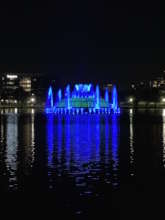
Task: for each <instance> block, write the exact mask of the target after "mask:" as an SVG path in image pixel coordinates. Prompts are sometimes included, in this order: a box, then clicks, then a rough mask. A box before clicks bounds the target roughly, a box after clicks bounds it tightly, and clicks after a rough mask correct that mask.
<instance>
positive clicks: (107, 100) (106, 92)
mask: <svg viewBox="0 0 165 220" xmlns="http://www.w3.org/2000/svg"><path fill="white" fill-rule="evenodd" d="M105 101H106V102H107V103H109V93H108V88H106V89H105Z"/></svg>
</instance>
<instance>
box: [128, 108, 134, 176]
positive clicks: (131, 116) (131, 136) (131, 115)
mask: <svg viewBox="0 0 165 220" xmlns="http://www.w3.org/2000/svg"><path fill="white" fill-rule="evenodd" d="M129 120H130V127H129V131H130V136H129V139H130V167H131V168H130V175H131V176H133V175H134V167H133V166H134V131H133V109H130V111H129Z"/></svg>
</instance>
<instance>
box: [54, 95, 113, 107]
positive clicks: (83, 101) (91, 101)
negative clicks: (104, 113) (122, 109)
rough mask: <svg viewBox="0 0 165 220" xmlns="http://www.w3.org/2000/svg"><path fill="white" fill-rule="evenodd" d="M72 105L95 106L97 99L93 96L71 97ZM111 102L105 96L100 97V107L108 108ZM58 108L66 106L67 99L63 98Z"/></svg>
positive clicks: (57, 105)
mask: <svg viewBox="0 0 165 220" xmlns="http://www.w3.org/2000/svg"><path fill="white" fill-rule="evenodd" d="M70 105H71V106H72V108H95V105H96V99H95V98H92V97H88V98H81V97H80V98H76V97H75V98H70ZM108 107H109V103H108V102H106V101H105V100H104V99H103V98H100V108H108ZM56 108H66V99H62V100H61V101H60V102H58V103H57V104H56Z"/></svg>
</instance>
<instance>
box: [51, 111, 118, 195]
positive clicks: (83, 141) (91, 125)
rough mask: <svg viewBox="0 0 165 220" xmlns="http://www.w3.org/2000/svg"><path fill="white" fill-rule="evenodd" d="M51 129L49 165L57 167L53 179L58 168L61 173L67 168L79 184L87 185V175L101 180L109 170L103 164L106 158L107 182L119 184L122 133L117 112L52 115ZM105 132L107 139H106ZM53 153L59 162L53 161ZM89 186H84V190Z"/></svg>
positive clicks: (95, 180)
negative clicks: (108, 114)
mask: <svg viewBox="0 0 165 220" xmlns="http://www.w3.org/2000/svg"><path fill="white" fill-rule="evenodd" d="M53 124H54V125H53ZM47 130H48V132H47V143H48V167H49V168H50V169H51V168H53V170H54V171H53V170H52V169H51V172H52V173H50V177H49V178H50V179H49V181H50V182H51V179H52V176H51V175H53V173H54V172H58V175H60V176H62V175H64V172H65V173H67V175H69V176H71V177H72V178H74V179H75V183H76V185H77V186H81V187H82V186H84V187H85V185H86V184H87V182H86V181H87V180H86V178H90V179H91V181H93V182H97V181H99V179H100V175H102V174H101V173H102V172H105V170H104V167H102V166H101V164H102V163H103V162H104V163H105V167H107V168H106V169H107V170H106V182H107V183H112V185H113V187H116V186H118V184H119V178H118V170H119V156H118V153H119V152H118V145H119V143H118V139H119V135H120V133H119V124H118V117H117V116H115V115H114V117H113V118H109V119H108V118H107V117H104V116H102V115H93V116H89V115H77V116H74V117H71V116H67V117H63V116H59V117H58V118H56V117H54V115H51V117H50V115H49V116H48V120H47ZM55 130H56V131H57V132H55ZM103 136H105V140H104V141H105V143H102V137H103ZM56 142H57V143H56ZM53 143H54V147H53ZM53 155H56V156H55V160H56V162H55V163H52V161H53ZM112 161H113V166H112V167H111V163H112ZM52 164H53V165H52ZM110 167H111V168H110ZM102 169H103V170H102ZM57 170H58V171H57ZM83 190H84V191H83ZM85 190H86V189H85V188H83V189H82V193H85ZM88 191H89V189H88ZM88 193H89V192H88Z"/></svg>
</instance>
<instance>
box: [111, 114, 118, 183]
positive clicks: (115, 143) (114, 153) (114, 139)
mask: <svg viewBox="0 0 165 220" xmlns="http://www.w3.org/2000/svg"><path fill="white" fill-rule="evenodd" d="M118 139H119V128H118V120H117V116H116V115H113V116H112V161H113V166H112V169H113V176H114V180H113V186H114V187H115V186H117V185H118V183H119V182H118V170H119V143H118Z"/></svg>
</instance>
